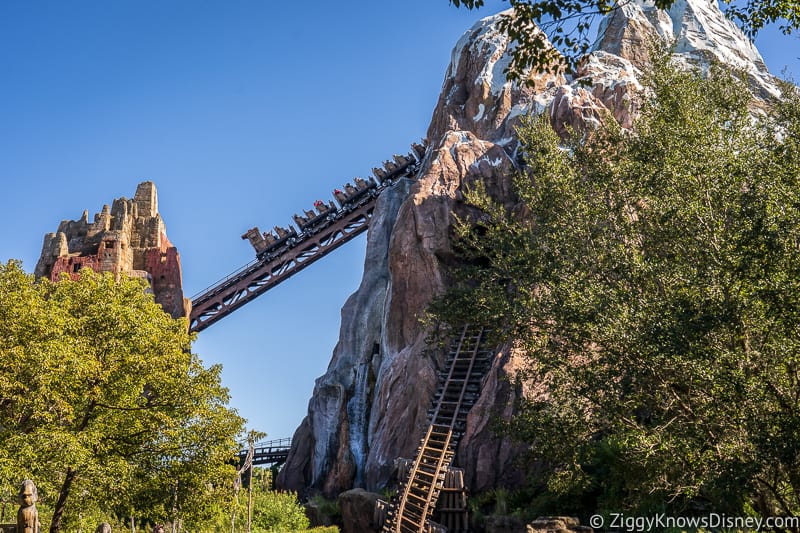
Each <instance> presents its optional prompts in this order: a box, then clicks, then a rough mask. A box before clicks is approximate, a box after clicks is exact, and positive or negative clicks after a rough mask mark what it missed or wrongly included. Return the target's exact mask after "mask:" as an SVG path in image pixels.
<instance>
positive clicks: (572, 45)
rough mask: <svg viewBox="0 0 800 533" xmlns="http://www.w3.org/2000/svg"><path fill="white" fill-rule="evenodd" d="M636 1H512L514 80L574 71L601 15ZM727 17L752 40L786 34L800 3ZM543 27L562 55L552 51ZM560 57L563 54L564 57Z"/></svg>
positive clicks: (667, 0)
mask: <svg viewBox="0 0 800 533" xmlns="http://www.w3.org/2000/svg"><path fill="white" fill-rule="evenodd" d="M630 1H631V0H508V2H509V4H510V6H511V7H513V8H514V10H513V12H511V13H509V14H506V15H504V16H503V17H502V18H501V20H500V23H499V26H500V29H501V30H502V31H505V32H506V33H508V35H509V36H510V37H511V40H512V42H514V43H516V44H517V46H516V47H515V48H514V49H513V50H512V52H511V62H510V64H509V66H508V76H509V78H510V79H517V80H519V79H523V73H524V72H526V71H527V70H528V69H533V70H535V71H539V70H556V71H568V72H570V71H572V70H574V68H575V66H576V65H577V63H578V61H579V60H580V58H581V57H583V56H584V55H585V54H586V53H587V52H588V50H589V47H590V45H591V40H590V39H591V38H592V35H590V32H591V31H592V30H593V28H594V23H595V22H596V20H597V17H598V16H604V15H607V14H609V13H611V11H613V10H615V9H618V8H619V7H620V6H622V5H623V4H625V3H626V2H630ZM449 2H450V4H452V5H454V6H456V7H466V8H468V9H477V8H480V7H482V6H483V5H484V0H449ZM675 2H676V0H655V5H656V7H659V8H661V9H669V7H671V6H672V5H673V4H674V3H675ZM723 2H724V3H725V4H726V9H725V13H726V15H727V16H728V17H729V18H731V19H732V20H733V21H734V22H736V23H737V25H738V26H739V27H740V28H741V29H742V30H743V31H744V33H745V35H747V36H748V37H750V38H751V39H752V38H753V37H755V35H756V34H757V33H758V32H759V31H760V30H761V29H763V28H764V27H765V26H768V25H771V24H778V26H779V28H780V30H781V31H782V32H783V33H784V34H790V33H792V32H794V31H796V30H798V29H800V3H799V2H798V1H797V0H748V1H747V2H736V1H734V0H723ZM534 26H538V27H539V28H541V29H542V30H543V31H544V33H545V34H546V35H547V37H548V38H549V40H550V42H551V43H552V44H553V45H554V46H555V48H556V49H557V50H558V52H556V51H555V50H554V49H552V48H551V47H549V46H547V44H546V40H545V37H544V35H543V34H541V33H539V32H534V31H531V30H532V29H533V28H534ZM559 52H560V53H559Z"/></svg>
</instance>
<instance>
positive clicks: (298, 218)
mask: <svg viewBox="0 0 800 533" xmlns="http://www.w3.org/2000/svg"><path fill="white" fill-rule="evenodd" d="M303 215H305V216H303ZM303 215H298V214H297V213H295V214H294V215H292V218H293V219H294V221H295V223H296V224H297V227H299V228H300V229H303V226H305V225H306V224H308V221H309V220H311V219H312V218H314V217H316V216H317V214H316V213H315V212H314V211H309V210H307V209H303Z"/></svg>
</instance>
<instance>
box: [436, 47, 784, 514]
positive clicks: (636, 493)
mask: <svg viewBox="0 0 800 533" xmlns="http://www.w3.org/2000/svg"><path fill="white" fill-rule="evenodd" d="M646 85H647V90H648V93H647V94H648V96H647V98H646V102H645V104H644V106H643V110H642V115H641V117H640V118H639V120H638V122H637V124H636V133H635V134H632V133H630V132H625V131H622V130H620V129H619V128H618V127H617V126H616V124H615V123H613V122H612V121H609V122H607V123H605V124H604V125H602V126H601V127H599V128H598V129H596V130H595V131H592V132H588V133H586V134H585V135H583V136H582V137H577V136H576V137H574V138H572V139H571V140H569V141H568V142H567V143H566V146H565V145H564V143H563V142H562V141H561V140H560V139H559V138H558V137H557V136H556V134H555V133H554V132H553V131H552V129H551V128H550V126H549V124H548V123H547V121H546V119H545V118H532V119H530V120H529V121H528V122H527V123H526V124H525V125H524V127H523V128H522V129H521V130H520V132H519V133H520V139H521V141H522V145H523V152H524V155H523V159H524V163H525V171H524V173H522V174H521V175H520V176H518V177H517V179H516V186H517V189H518V193H519V205H518V206H517V207H516V208H515V209H514V210H513V214H512V213H511V212H509V211H507V210H506V209H504V208H503V207H502V206H501V205H499V204H498V203H496V202H495V201H493V200H492V199H491V198H489V197H488V196H487V195H486V194H485V193H484V192H483V191H482V190H481V189H480V188H478V189H476V190H473V191H472V192H471V193H469V194H468V195H467V200H468V202H470V203H471V204H473V205H474V206H476V207H477V208H479V210H480V211H481V212H482V213H483V215H482V218H480V222H479V224H478V225H479V228H478V230H476V228H475V226H474V224H472V223H466V222H465V223H462V224H461V225H460V226H459V227H458V229H457V231H458V238H459V245H460V247H461V249H462V250H463V251H464V252H463V253H464V259H465V263H466V264H467V265H468V266H466V267H464V268H463V269H460V270H459V271H457V272H455V273H454V275H455V277H456V278H457V279H458V280H460V281H459V282H458V284H457V286H456V288H455V289H453V290H452V291H451V292H450V293H448V294H447V295H446V296H444V297H443V298H442V299H440V300H439V301H438V303H437V304H436V305H435V306H434V307H433V308H432V312H433V315H434V318H435V319H436V320H442V321H446V322H449V323H459V322H462V321H469V322H473V323H474V322H478V323H485V324H497V325H504V327H505V331H504V332H505V334H506V335H508V336H509V337H512V338H515V339H517V343H518V348H519V349H520V350H521V351H522V352H523V353H524V354H525V355H526V356H527V361H528V363H529V364H528V369H527V371H528V374H527V377H528V378H529V379H532V380H535V381H537V382H539V383H541V384H542V385H543V387H544V388H545V393H544V394H543V395H542V396H540V397H535V398H527V399H526V400H525V401H523V402H522V404H521V405H520V406H519V410H518V415H517V416H516V418H515V419H514V420H513V422H512V423H511V424H509V425H508V427H506V430H507V431H509V432H510V433H511V434H512V435H513V436H514V437H516V438H518V439H520V440H522V441H525V442H529V443H531V445H532V446H531V453H532V459H534V460H536V461H538V462H539V464H541V465H544V468H545V470H546V472H547V475H546V478H545V482H544V483H541V484H539V485H537V486H536V487H535V488H536V491H538V492H537V493H536V494H534V496H533V497H532V501H534V502H538V504H541V505H540V507H541V508H543V510H546V509H545V508H549V510H550V511H551V512H552V511H557V512H578V513H587V514H591V513H593V512H594V511H595V510H606V511H609V512H611V511H623V510H629V511H638V512H640V513H643V512H656V511H668V512H671V513H675V514H678V513H703V512H708V511H711V510H714V511H716V512H724V513H728V514H729V515H747V514H759V515H761V516H777V515H798V514H800V99H798V95H797V92H796V89H795V88H794V87H791V88H790V87H789V86H787V87H785V88H784V93H785V95H784V96H785V99H784V100H783V101H782V102H780V103H778V104H776V107H775V108H774V110H773V111H772V112H771V113H770V114H769V116H768V117H763V118H762V119H760V120H758V121H757V122H756V123H754V121H753V119H752V117H751V116H750V115H749V113H748V111H747V105H748V102H749V99H750V95H749V94H748V93H747V90H746V88H745V86H744V84H743V83H740V82H738V81H736V80H734V79H733V78H732V77H731V76H730V75H729V74H727V73H724V72H720V71H719V70H716V71H714V72H712V74H711V77H710V79H702V78H701V77H700V75H699V74H696V73H693V72H685V71H676V70H674V69H672V68H671V67H670V66H669V65H668V63H667V60H666V59H665V58H661V59H659V60H658V61H657V65H656V66H655V67H654V68H653V71H652V72H651V73H650V74H649V77H648V80H647V82H646ZM521 213H522V214H524V215H523V216H520V214H521Z"/></svg>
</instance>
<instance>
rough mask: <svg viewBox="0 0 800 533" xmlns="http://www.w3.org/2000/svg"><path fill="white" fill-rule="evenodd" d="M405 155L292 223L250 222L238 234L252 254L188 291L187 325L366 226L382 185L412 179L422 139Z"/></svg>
mask: <svg viewBox="0 0 800 533" xmlns="http://www.w3.org/2000/svg"><path fill="white" fill-rule="evenodd" d="M412 149H413V150H412V152H410V153H409V154H408V155H405V156H400V155H395V156H394V161H386V162H384V166H383V168H374V169H372V172H373V177H370V178H369V179H368V180H361V179H359V178H356V179H355V180H354V181H355V183H356V186H355V187H354V186H352V185H350V184H349V183H348V184H347V185H346V186H345V190H344V191H340V190H338V189H337V190H335V191H334V198H336V201H337V202H338V204H339V206H338V207H337V206H336V204H335V203H334V202H333V201H330V202H328V203H327V204H325V203H323V202H322V201H317V202H316V203H315V205H314V207H315V208H316V212H314V211H304V215H305V216H301V215H295V216H294V220H295V223H296V225H297V228H295V227H293V226H291V225H290V226H289V227H288V228H281V227H278V226H276V227H275V233H274V234H273V233H272V232H271V231H270V232H264V233H263V234H262V233H260V231H259V229H258V228H257V227H256V228H253V229H251V230H249V231H248V232H247V233H245V234H244V235H242V238H243V239H248V240H249V241H250V243H251V244H252V245H253V247H254V248H255V249H256V257H257V259H256V260H255V261H253V262H251V263H249V264H247V265H245V266H244V267H242V268H241V269H239V270H237V271H236V272H234V273H233V274H230V275H229V276H227V277H226V278H224V279H222V280H221V281H219V282H217V283H216V284H214V285H213V286H211V287H208V288H207V289H205V290H203V291H201V292H200V293H199V294H197V295H195V296H194V297H192V312H191V315H190V316H189V331H202V330H204V329H206V328H207V327H208V326H210V325H211V324H213V323H214V322H216V321H218V320H220V319H221V318H223V317H225V316H227V315H229V314H230V313H232V312H233V311H235V310H236V309H238V308H240V307H242V306H243V305H244V304H246V303H247V302H250V301H252V300H253V299H255V298H256V297H257V296H260V295H261V294H264V293H265V292H266V291H268V290H269V289H271V288H272V287H274V286H276V285H278V284H279V283H280V282H282V281H284V280H286V279H288V278H290V277H291V276H293V275H294V274H296V273H297V272H299V271H300V270H302V269H304V268H305V267H307V266H308V265H310V264H312V263H314V262H315V261H317V260H319V259H321V258H323V257H325V256H326V255H327V254H329V253H330V252H332V251H333V250H335V249H337V248H338V247H340V246H341V245H343V244H344V243H346V242H348V241H350V240H352V239H353V238H355V237H356V236H358V235H360V234H361V233H363V232H364V231H366V230H367V228H368V227H369V223H370V220H372V214H373V212H374V210H375V204H376V202H377V199H378V197H379V196H380V195H381V193H382V192H383V191H385V190H386V189H388V188H389V187H391V186H392V185H394V184H395V183H396V182H397V181H398V180H400V179H403V178H408V179H416V177H417V172H418V170H419V162H420V161H421V160H422V157H423V156H424V154H425V147H424V146H423V145H420V144H417V143H414V144H413V145H412Z"/></svg>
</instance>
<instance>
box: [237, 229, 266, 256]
mask: <svg viewBox="0 0 800 533" xmlns="http://www.w3.org/2000/svg"><path fill="white" fill-rule="evenodd" d="M267 235H268V234H267V233H264V235H261V231H260V230H259V229H258V226H256V227H254V228H250V229H249V230H247V232H246V233H245V234H244V235H242V239H245V240H248V241H250V244H251V245H252V247H253V248H255V250H256V253H257V254H260V253H262V252H264V251H266V249H267V248H269V245H270V244H271V243H270V242H269V241H268V240H267V239H266V237H267Z"/></svg>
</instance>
